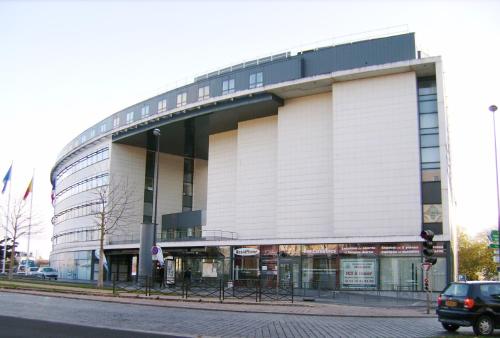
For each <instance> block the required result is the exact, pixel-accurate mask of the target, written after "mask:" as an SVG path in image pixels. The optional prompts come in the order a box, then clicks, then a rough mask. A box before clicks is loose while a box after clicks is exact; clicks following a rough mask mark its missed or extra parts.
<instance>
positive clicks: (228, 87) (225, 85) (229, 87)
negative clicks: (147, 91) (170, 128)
mask: <svg viewBox="0 0 500 338" xmlns="http://www.w3.org/2000/svg"><path fill="white" fill-rule="evenodd" d="M234 84H235V82H234V79H228V80H224V81H222V95H227V94H232V93H234V91H235V85H234ZM263 84H264V78H263V75H262V72H259V73H255V74H250V83H249V88H250V89H253V88H258V87H262V85H263ZM209 98H210V87H209V86H204V87H200V88H198V101H203V100H207V99H209ZM186 104H187V92H183V93H180V94H177V104H176V107H177V108H178V107H182V106H185V105H186ZM166 110H167V100H165V99H163V100H161V101H160V102H158V112H159V113H160V112H164V111H166Z"/></svg>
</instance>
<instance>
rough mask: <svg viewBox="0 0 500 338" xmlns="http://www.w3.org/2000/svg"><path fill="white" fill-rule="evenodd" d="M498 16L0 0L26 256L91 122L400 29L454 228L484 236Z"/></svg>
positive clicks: (492, 208)
mask: <svg viewBox="0 0 500 338" xmlns="http://www.w3.org/2000/svg"><path fill="white" fill-rule="evenodd" d="M498 13H500V1H463V2H460V1H430V0H428V1H425V0H420V1H415V2H411V1H388V2H383V1H382V2H378V3H375V1H366V2H361V1H321V2H314V1H303V2H289V1H240V2H237V1H223V2H210V1H203V2H195V1H182V2H172V1H153V2H145V1H125V2H120V1H108V2H105V1H100V2H97V1H79V2H77V1H73V2H71V1H65V2H63V1H56V2H46V1H12V2H10V1H0V126H1V132H0V176H1V178H3V176H4V174H5V172H6V171H7V169H8V167H9V165H10V163H11V161H14V170H13V177H12V179H13V180H12V183H13V185H12V197H13V198H17V199H19V198H21V197H22V195H23V193H24V191H25V190H26V187H27V185H28V183H29V180H30V178H31V174H32V171H33V169H35V185H34V205H33V208H34V212H35V213H36V214H38V215H39V217H40V218H41V220H42V223H43V225H44V233H43V234H42V235H39V236H38V238H37V239H35V240H34V241H33V243H34V248H33V250H32V251H33V252H34V253H35V254H37V256H38V255H41V256H44V257H46V258H48V256H49V253H50V250H51V243H50V237H51V236H52V224H51V223H50V218H51V217H52V214H53V210H52V207H51V203H50V191H51V186H50V180H49V172H50V169H51V167H52V165H53V164H54V161H55V159H56V157H57V154H58V153H59V151H60V150H61V149H62V148H63V147H64V146H65V145H66V144H67V143H68V142H69V141H70V140H71V139H72V138H73V137H75V136H77V135H78V134H79V133H80V132H82V131H84V130H85V129H87V128H88V127H90V126H91V125H93V124H94V123H96V122H98V121H100V120H101V119H103V118H105V117H107V116H109V115H110V114H112V113H114V112H116V111H118V110H121V109H123V108H125V107H127V106H129V105H131V104H133V103H136V102H138V101H140V100H143V99H146V98H148V97H151V96H153V95H155V94H158V93H159V92H161V91H164V90H166V89H167V87H168V86H171V85H173V84H175V83H177V82H178V81H185V80H189V79H192V78H193V76H195V75H199V74H202V73H205V72H208V71H211V70H214V69H218V68H223V67H225V66H228V65H231V64H236V63H240V62H241V61H245V60H251V59H254V58H256V57H260V56H266V55H268V54H273V53H275V52H280V51H285V50H297V49H300V46H306V45H307V46H310V45H314V46H322V45H328V44H331V42H332V41H334V40H333V38H335V37H342V36H346V35H351V34H357V33H363V32H364V35H365V36H373V35H375V36H376V35H377V33H384V32H388V31H392V32H407V31H410V32H415V33H416V38H417V48H418V49H420V50H423V51H424V52H425V53H427V54H429V55H432V56H434V55H441V56H442V58H443V62H444V69H445V90H446V92H445V94H446V100H447V101H446V103H447V107H448V108H447V109H448V113H449V119H450V121H449V129H450V136H451V156H452V164H453V169H452V175H453V183H454V197H455V201H454V202H455V203H456V206H457V210H458V214H457V218H456V223H457V224H459V225H461V226H463V227H466V228H467V229H468V230H469V231H470V232H472V233H475V232H478V231H481V230H485V229H492V228H495V227H496V224H497V202H496V183H495V163H494V147H493V145H494V143H493V122H492V115H491V113H489V111H488V107H489V106H490V105H491V104H497V105H500V81H499V79H500V67H499V60H500V38H499V37H500V19H499V18H498ZM357 37H359V35H355V36H353V38H357ZM499 119H500V117H499ZM497 125H498V127H500V123H498V124H497ZM497 129H499V128H497ZM499 133H500V130H499ZM499 136H500V135H499ZM499 149H500V148H499ZM6 195H7V194H4V195H3V196H1V197H0V198H1V200H0V201H1V202H0V203H1V204H2V205H6ZM2 236H3V233H2V234H0V237H2ZM25 248H26V241H25V240H24V241H21V247H20V249H21V250H24V249H25Z"/></svg>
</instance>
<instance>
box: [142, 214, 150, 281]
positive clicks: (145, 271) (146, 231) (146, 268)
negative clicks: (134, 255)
mask: <svg viewBox="0 0 500 338" xmlns="http://www.w3.org/2000/svg"><path fill="white" fill-rule="evenodd" d="M152 247H153V224H152V223H142V225H141V242H140V246H139V276H140V277H143V276H148V277H151V276H152V271H153V260H152V257H151V248H152Z"/></svg>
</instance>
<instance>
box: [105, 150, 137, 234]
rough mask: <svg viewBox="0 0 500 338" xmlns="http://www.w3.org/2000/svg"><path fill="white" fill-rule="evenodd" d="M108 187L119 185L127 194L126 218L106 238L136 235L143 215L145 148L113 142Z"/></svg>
mask: <svg viewBox="0 0 500 338" xmlns="http://www.w3.org/2000/svg"><path fill="white" fill-rule="evenodd" d="M110 159H111V166H110V168H111V173H112V175H111V177H110V185H111V187H110V189H111V190H113V189H116V187H117V186H120V187H122V188H124V189H126V190H127V194H129V200H130V201H131V203H130V204H129V208H127V212H126V216H127V220H126V222H125V223H124V224H121V225H120V226H119V227H118V228H117V230H116V231H115V232H114V233H113V234H112V235H111V236H108V240H110V239H111V240H113V239H114V240H123V239H125V237H137V238H138V236H139V233H140V225H141V223H142V215H143V207H144V206H143V201H144V175H145V171H146V150H145V149H144V148H138V147H132V146H128V145H124V144H118V143H113V147H112V148H111V156H110Z"/></svg>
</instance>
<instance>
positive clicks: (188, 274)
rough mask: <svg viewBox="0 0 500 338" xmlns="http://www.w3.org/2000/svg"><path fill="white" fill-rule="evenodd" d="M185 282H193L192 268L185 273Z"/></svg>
mask: <svg viewBox="0 0 500 338" xmlns="http://www.w3.org/2000/svg"><path fill="white" fill-rule="evenodd" d="M184 281H186V282H187V281H189V282H191V268H190V267H188V268H187V269H186V271H184Z"/></svg>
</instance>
